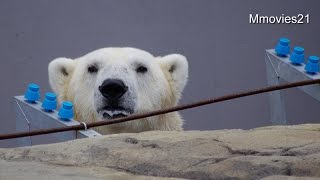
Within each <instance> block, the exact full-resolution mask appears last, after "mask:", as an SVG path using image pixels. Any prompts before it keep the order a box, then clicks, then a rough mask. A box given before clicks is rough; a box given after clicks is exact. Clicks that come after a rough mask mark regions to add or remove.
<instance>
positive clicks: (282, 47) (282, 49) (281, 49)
mask: <svg viewBox="0 0 320 180" xmlns="http://www.w3.org/2000/svg"><path fill="white" fill-rule="evenodd" d="M289 43H290V40H289V39H287V38H280V40H279V42H278V44H277V45H276V47H275V51H276V54H277V55H278V56H280V57H286V56H287V55H288V54H289V53H290V46H289Z"/></svg>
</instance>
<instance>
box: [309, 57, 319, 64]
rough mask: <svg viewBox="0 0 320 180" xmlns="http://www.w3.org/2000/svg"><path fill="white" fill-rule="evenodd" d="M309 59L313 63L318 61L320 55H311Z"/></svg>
mask: <svg viewBox="0 0 320 180" xmlns="http://www.w3.org/2000/svg"><path fill="white" fill-rule="evenodd" d="M309 61H310V62H312V63H318V62H319V57H318V56H309Z"/></svg>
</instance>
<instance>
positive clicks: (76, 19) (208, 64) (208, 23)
mask: <svg viewBox="0 0 320 180" xmlns="http://www.w3.org/2000/svg"><path fill="white" fill-rule="evenodd" d="M319 2H320V1H318V0H309V1H303V3H302V1H301V0H286V1H278V0H269V1H255V0H252V1H248V0H245V1H244V0H243V1H237V0H234V1H231V0H229V1H223V0H221V1H209V0H207V1H205V0H185V1H182V0H180V1H178V0H163V1H148V0H126V1H125V0H120V1H119V0H114V1H107V0H105V1H98V0H97V1H89V0H81V1H75V0H74V1H70V0H69V1H64V0H60V1H53V0H52V1H44V0H38V1H36V0H29V1H17V0H2V1H0V61H1V66H0V75H1V76H0V82H1V89H0V96H1V102H0V105H1V108H0V114H1V120H0V123H1V125H0V133H7V132H10V131H12V130H13V129H14V125H15V124H14V113H13V108H12V104H13V102H12V96H14V95H20V94H23V93H24V90H25V88H26V86H27V84H28V83H29V82H36V83H38V84H39V85H41V88H42V92H43V93H44V92H46V91H48V90H49V89H50V88H49V84H48V75H47V65H48V63H49V62H50V61H51V60H52V59H54V58H55V57H59V56H65V57H78V56H81V55H83V54H85V53H87V52H89V51H92V50H95V49H97V48H102V47H107V46H132V47H137V48H141V49H144V50H147V51H150V52H151V53H153V54H155V55H165V54H168V53H181V54H184V55H185V56H186V57H187V58H188V60H189V63H190V80H189V83H188V85H187V87H186V89H185V92H184V95H183V99H182V101H181V103H187V102H192V101H196V100H199V99H202V98H207V97H213V96H220V95H224V94H228V93H232V92H236V91H241V90H246V89H251V88H256V87H262V86H265V85H266V73H265V63H264V49H266V48H273V47H274V45H275V44H276V42H277V40H278V38H279V37H282V36H285V37H288V38H290V39H291V40H292V42H293V44H294V45H296V44H299V45H301V46H303V47H305V49H306V54H307V55H310V54H317V55H320V36H319V32H320V24H319V23H320V21H319V20H320V11H319V7H320V6H319V5H320V3H319ZM250 13H253V14H254V13H259V14H263V15H281V14H286V15H297V14H298V13H303V14H310V17H311V18H310V20H311V23H310V24H304V25H283V24H282V25H270V24H269V25H262V24H260V25H252V24H249V23H248V16H249V14H250ZM285 92H286V99H287V102H288V103H287V104H288V106H287V110H288V112H289V120H290V123H303V122H320V120H319V115H320V112H319V107H320V106H319V105H320V103H318V102H315V101H313V100H311V99H310V98H309V97H307V96H306V95H304V94H302V93H300V92H298V91H297V90H292V89H290V90H285ZM182 114H183V116H184V118H185V119H186V123H185V129H197V130H209V129H223V128H245V129H247V128H253V127H257V126H264V125H270V122H269V107H268V99H267V95H257V96H254V97H248V98H242V99H238V100H234V101H229V102H223V103H219V104H216V105H210V106H206V107H201V108H197V109H192V110H187V111H183V112H182Z"/></svg>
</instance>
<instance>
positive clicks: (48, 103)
mask: <svg viewBox="0 0 320 180" xmlns="http://www.w3.org/2000/svg"><path fill="white" fill-rule="evenodd" d="M42 108H43V109H44V110H45V111H49V112H50V111H53V110H55V109H56V108H57V96H56V95H55V94H54V93H52V92H48V93H46V96H45V98H44V100H43V102H42Z"/></svg>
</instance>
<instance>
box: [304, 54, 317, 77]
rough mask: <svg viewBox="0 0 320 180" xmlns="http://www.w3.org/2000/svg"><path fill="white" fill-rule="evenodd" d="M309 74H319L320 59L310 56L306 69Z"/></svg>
mask: <svg viewBox="0 0 320 180" xmlns="http://www.w3.org/2000/svg"><path fill="white" fill-rule="evenodd" d="M304 69H305V70H306V72H307V73H308V74H316V73H318V72H319V57H318V56H309V61H308V62H307V64H306V66H305V68H304Z"/></svg>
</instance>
